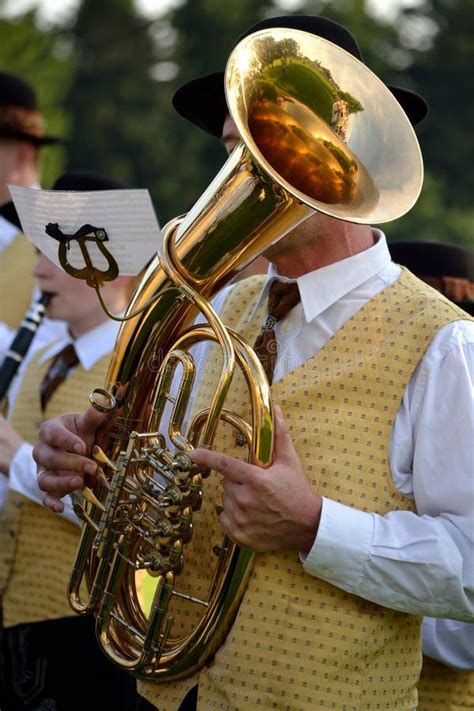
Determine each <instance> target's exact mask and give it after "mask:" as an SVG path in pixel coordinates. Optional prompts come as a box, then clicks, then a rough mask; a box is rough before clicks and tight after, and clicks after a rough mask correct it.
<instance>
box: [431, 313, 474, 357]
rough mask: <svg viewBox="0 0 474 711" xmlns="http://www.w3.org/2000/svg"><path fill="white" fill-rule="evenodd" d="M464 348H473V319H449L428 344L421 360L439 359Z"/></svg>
mask: <svg viewBox="0 0 474 711" xmlns="http://www.w3.org/2000/svg"><path fill="white" fill-rule="evenodd" d="M464 348H468V349H469V351H471V350H474V320H473V321H471V320H469V319H466V320H459V321H451V322H450V323H448V324H446V325H445V326H443V327H442V328H440V330H439V331H438V333H437V334H436V335H435V337H434V338H433V340H432V341H431V343H430V345H429V346H428V348H427V350H426V353H425V356H424V358H423V361H424V362H425V363H428V362H430V361H439V360H442V359H443V358H445V357H446V356H447V355H449V353H451V352H459V351H460V350H462V349H464Z"/></svg>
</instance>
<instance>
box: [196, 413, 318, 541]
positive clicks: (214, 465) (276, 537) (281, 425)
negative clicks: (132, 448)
mask: <svg viewBox="0 0 474 711" xmlns="http://www.w3.org/2000/svg"><path fill="white" fill-rule="evenodd" d="M190 456H191V459H192V460H193V461H194V462H195V463H196V464H199V465H202V466H204V467H207V468H209V469H214V470H215V471H218V472H220V473H221V474H222V476H223V489H224V493H223V497H222V506H223V511H222V513H221V514H220V522H221V525H222V528H223V529H224V532H225V533H226V534H227V535H228V536H229V537H230V538H231V539H232V540H233V541H235V543H238V544H239V545H241V546H245V547H247V548H250V549H252V550H254V551H269V550H279V549H294V550H298V551H301V552H302V553H307V552H308V551H309V550H310V548H311V546H312V545H313V543H314V539H315V537H316V533H317V530H318V526H319V519H320V516H321V505H322V499H321V497H320V496H319V495H318V494H317V493H316V492H315V491H314V490H313V488H312V486H311V484H310V483H309V481H308V480H307V478H306V476H305V474H304V471H303V468H302V466H301V463H300V461H299V458H298V455H297V454H296V451H295V448H294V446H293V442H292V440H291V435H290V432H289V430H288V428H287V426H286V424H285V422H284V419H283V415H282V412H281V410H280V408H279V407H276V408H275V457H274V461H273V464H272V465H271V466H270V467H269V468H268V469H262V468H261V467H258V466H254V465H252V464H247V463H245V462H241V461H239V460H238V459H234V458H233V457H229V456H227V455H226V454H220V453H218V452H210V451H208V450H205V449H196V450H194V451H193V452H191V453H190Z"/></svg>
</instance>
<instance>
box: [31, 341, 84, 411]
mask: <svg viewBox="0 0 474 711" xmlns="http://www.w3.org/2000/svg"><path fill="white" fill-rule="evenodd" d="M78 363H79V358H78V357H77V353H76V350H75V348H74V346H73V344H72V343H69V344H68V345H67V346H66V347H65V348H63V350H62V351H60V352H59V353H58V354H57V356H55V357H54V358H53V360H52V361H51V364H50V366H49V368H48V370H47V372H46V375H45V376H44V378H43V380H42V383H41V385H40V397H41V409H42V410H43V412H44V411H45V409H46V405H47V404H48V402H49V400H50V398H51V396H52V395H53V393H54V392H55V390H56V389H57V388H58V387H59V386H60V385H61V383H63V382H64V381H65V380H66V378H67V375H68V373H69V371H70V370H71V368H74V366H76V365H78Z"/></svg>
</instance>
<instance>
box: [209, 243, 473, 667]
mask: <svg viewBox="0 0 474 711" xmlns="http://www.w3.org/2000/svg"><path fill="white" fill-rule="evenodd" d="M374 234H375V236H376V238H377V240H376V243H375V244H374V246H373V247H371V248H370V249H368V250H366V251H364V252H363V253H360V254H356V255H354V256H352V257H349V258H347V259H344V260H341V261H338V262H336V263H334V264H330V265H329V266H326V267H323V268H321V269H317V270H315V271H313V272H309V273H307V274H304V275H303V276H301V277H299V278H298V279H287V278H285V277H281V276H279V275H278V274H277V273H276V271H275V270H274V268H273V267H272V266H271V265H270V268H269V271H268V274H267V279H266V282H265V286H264V289H263V291H262V294H261V297H260V299H259V304H260V303H261V302H262V300H263V299H265V298H266V296H267V294H268V289H269V286H270V283H271V282H272V281H273V280H274V279H275V278H278V279H280V280H281V281H296V282H297V283H298V286H299V290H300V294H301V303H300V304H298V305H297V306H295V308H293V309H292V310H291V311H290V312H289V314H288V315H287V316H286V317H285V318H284V319H282V320H281V321H280V322H279V323H278V324H277V325H276V328H275V332H276V338H277V342H278V356H277V362H276V366H275V371H274V378H273V382H277V381H278V380H279V379H281V378H282V377H283V376H284V375H286V374H287V373H289V372H290V371H292V370H294V369H295V368H297V367H299V366H301V365H302V364H303V363H304V362H305V361H306V360H307V359H308V358H309V357H311V356H312V355H313V354H314V353H316V352H317V351H318V350H320V349H321V348H322V347H323V346H324V345H325V344H326V343H327V341H328V340H329V339H330V338H331V337H332V336H333V335H334V334H335V333H336V332H337V331H338V330H339V329H340V328H341V327H342V326H343V325H344V323H346V321H348V319H349V318H351V317H352V316H353V315H354V314H355V313H356V311H358V309H360V308H361V307H362V306H364V304H365V303H367V302H368V301H369V300H370V299H371V298H373V297H374V296H376V294H378V293H379V292H380V291H382V290H383V289H385V288H386V287H387V286H389V285H390V284H391V283H393V282H394V281H396V279H398V278H399V276H400V273H401V269H400V267H399V266H397V265H395V264H394V263H393V262H392V261H391V258H390V254H389V251H388V248H387V244H386V240H385V237H384V235H383V233H381V232H380V231H379V230H374ZM230 288H231V287H230ZM228 289H229V287H228V288H227V289H225V290H224V292H221V294H219V295H218V296H217V297H216V299H215V300H214V302H213V305H214V307H215V309H216V311H217V312H219V311H220V309H221V308H222V304H223V301H224V300H225V297H226V295H227V293H228ZM257 307H258V305H257ZM473 383H474V323H472V322H471V321H467V320H466V321H464V320H462V321H456V322H454V323H451V324H449V325H447V326H445V327H443V328H442V329H441V330H440V331H439V332H438V334H437V335H436V337H435V338H434V339H433V341H432V343H431V344H430V346H429V347H428V349H427V351H426V353H425V355H424V357H423V358H422V360H421V362H420V364H419V365H418V367H417V369H416V370H415V372H414V374H413V376H412V378H411V381H410V383H409V385H408V387H407V389H406V392H405V394H404V397H403V401H402V403H401V406H400V409H399V411H398V413H397V416H396V419H395V423H394V427H393V432H392V437H391V443H390V452H389V461H390V469H391V473H392V477H393V481H394V484H395V486H396V488H397V489H398V490H399V491H400V492H401V493H402V494H403V495H404V496H406V497H407V498H410V499H413V500H414V501H415V504H416V508H417V514H414V513H411V512H407V511H393V512H391V513H389V514H387V515H385V516H381V515H379V514H375V513H367V512H364V511H359V510H356V509H354V508H351V507H350V506H345V505H343V504H340V503H338V502H336V501H332V500H330V499H327V498H324V499H323V507H322V514H321V521H320V525H319V530H318V534H317V536H316V539H315V542H314V544H313V547H312V549H311V550H310V552H309V554H308V555H307V556H306V558H304V559H303V558H302V563H303V566H304V568H305V570H306V572H308V573H309V574H310V575H314V576H316V577H318V578H321V579H323V580H326V581H327V582H329V583H332V584H333V585H335V586H337V587H339V588H342V589H343V590H346V591H348V592H350V593H354V594H355V595H359V596H360V597H363V598H365V599H367V600H371V601H373V602H375V603H377V604H379V605H383V606H385V607H389V608H392V609H396V610H402V611H404V612H409V613H413V614H419V615H430V616H433V617H439V616H443V617H448V618H449V617H451V618H455V619H458V620H466V621H471V622H472V621H473V620H474V564H473V563H474V556H473V540H474V523H473V520H474V519H473V513H474V511H473V500H474V497H473V494H474V483H473V473H474V467H473V446H472V443H473V439H474V438H473V434H474V408H473ZM445 622H447V621H446V620H443V621H441V620H437V621H436V623H437V630H438V634H437V635H436V640H437V643H438V645H439V646H440V647H442V645H443V642H444V643H447V642H448V637H449V635H443V634H440V633H439V630H440V629H441V627H442V625H443V623H445ZM430 624H431V623H429V622H427V625H426V626H427V627H428V626H429V625H430ZM450 624H452V623H450ZM456 624H457V635H460V637H459V639H460V640H461V644H460V647H461V648H468V649H470V655H467V657H466V655H464V657H463V660H462V661H461V660H460V659H459V658H458V657H459V654H462V652H459V653H458V652H455V653H453V654H451V653H450V650H449V643H447V644H445V647H446V649H445V650H444V651H443V650H439V649H438V652H437V656H438V658H440V659H442V660H443V661H444V662H445V663H451V664H452V666H455V667H457V668H460V665H461V667H462V665H463V664H464V665H465V666H464V668H471V667H474V659H473V655H472V647H470V645H469V643H468V641H467V640H468V639H472V632H473V627H472V626H471V625H469V624H468V625H461V624H459V623H456ZM463 634H464V635H465V636H464V638H463ZM431 638H433V635H431ZM450 639H451V641H453V635H451V636H450ZM434 644H435V643H434ZM435 646H436V644H435ZM431 651H433V650H431ZM469 656H470V658H469Z"/></svg>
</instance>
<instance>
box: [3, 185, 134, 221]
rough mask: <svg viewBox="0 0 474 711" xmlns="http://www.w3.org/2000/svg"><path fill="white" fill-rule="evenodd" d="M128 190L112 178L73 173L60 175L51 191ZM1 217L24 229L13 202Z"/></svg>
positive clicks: (6, 206)
mask: <svg viewBox="0 0 474 711" xmlns="http://www.w3.org/2000/svg"><path fill="white" fill-rule="evenodd" d="M128 188H130V185H127V184H125V183H121V182H120V181H118V180H113V179H112V178H106V177H104V176H103V175H99V174H98V173H91V172H87V171H76V172H74V171H71V172H68V173H63V174H62V175H60V176H59V178H57V179H56V180H55V182H54V183H53V185H52V187H51V190H64V191H67V190H74V191H93V190H127V189H128ZM0 215H1V216H2V217H3V218H4V219H5V220H7V221H8V222H10V223H11V224H12V225H15V227H18V229H19V230H21V229H22V226H21V222H20V218H19V216H18V213H17V211H16V208H15V205H14V204H13V202H6V203H4V204H3V205H2V206H1V207H0Z"/></svg>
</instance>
